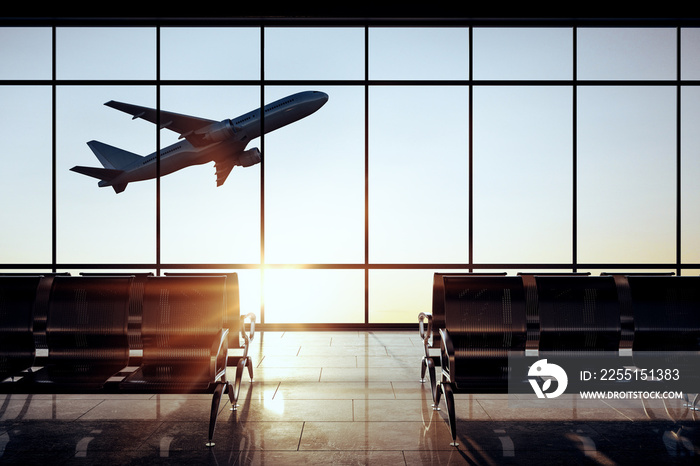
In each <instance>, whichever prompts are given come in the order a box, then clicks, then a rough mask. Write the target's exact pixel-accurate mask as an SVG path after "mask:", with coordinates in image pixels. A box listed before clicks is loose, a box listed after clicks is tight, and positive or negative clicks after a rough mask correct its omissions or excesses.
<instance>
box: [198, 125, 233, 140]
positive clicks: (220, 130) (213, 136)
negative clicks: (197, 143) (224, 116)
mask: <svg viewBox="0 0 700 466" xmlns="http://www.w3.org/2000/svg"><path fill="white" fill-rule="evenodd" d="M197 133H200V134H201V137H202V141H204V142H205V143H207V144H211V143H214V142H221V141H226V140H229V139H237V138H238V135H237V134H236V133H237V129H236V127H235V126H233V122H232V121H231V120H223V121H220V122H218V123H212V124H211V125H209V126H207V127H206V128H203V129H201V130H198V131H197Z"/></svg>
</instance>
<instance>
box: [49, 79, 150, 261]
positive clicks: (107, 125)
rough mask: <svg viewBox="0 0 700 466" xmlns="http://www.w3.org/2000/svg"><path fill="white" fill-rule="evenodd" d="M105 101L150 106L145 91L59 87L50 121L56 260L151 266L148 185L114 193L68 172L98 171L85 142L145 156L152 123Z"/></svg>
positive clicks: (86, 177) (147, 93) (128, 88)
mask: <svg viewBox="0 0 700 466" xmlns="http://www.w3.org/2000/svg"><path fill="white" fill-rule="evenodd" d="M109 100H117V101H121V102H128V103H132V104H137V105H143V106H147V107H154V106H155V89H154V88H152V87H139V86H126V87H103V86H94V87H78V86H67V87H59V88H58V89H57V96H56V119H57V128H58V130H57V138H56V139H57V167H56V170H57V172H56V180H57V185H56V186H57V187H56V196H57V197H56V198H57V243H58V246H57V248H58V250H57V257H58V261H59V262H62V263H89V264H96V263H153V262H154V261H155V258H156V252H155V246H156V236H155V225H156V218H155V212H156V203H155V200H156V191H155V187H156V183H155V181H153V180H149V181H141V182H137V183H129V185H128V186H127V188H126V190H125V191H124V192H122V193H119V194H117V193H116V192H115V190H114V189H113V188H111V187H98V182H99V180H98V179H95V178H93V177H90V176H86V175H83V174H80V173H76V172H74V171H71V168H72V167H74V166H87V167H96V168H103V166H102V164H101V163H100V161H99V160H98V159H97V157H96V156H95V154H93V152H92V151H91V149H90V148H89V147H88V145H87V142H88V141H92V140H97V141H100V142H102V143H104V144H107V145H110V146H113V147H117V148H119V149H122V150H125V151H128V152H132V153H135V154H137V155H147V154H150V153H151V152H153V149H154V148H155V134H156V130H155V125H153V124H151V123H148V122H146V121H144V120H141V119H138V120H132V118H131V115H128V114H126V113H124V112H120V111H118V110H115V109H113V108H109V107H107V106H105V105H103V104H104V103H105V102H107V101H109Z"/></svg>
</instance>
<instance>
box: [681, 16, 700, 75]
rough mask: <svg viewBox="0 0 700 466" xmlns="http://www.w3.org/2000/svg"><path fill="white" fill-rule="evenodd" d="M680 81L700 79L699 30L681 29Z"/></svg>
mask: <svg viewBox="0 0 700 466" xmlns="http://www.w3.org/2000/svg"><path fill="white" fill-rule="evenodd" d="M681 79H700V28H683V29H681Z"/></svg>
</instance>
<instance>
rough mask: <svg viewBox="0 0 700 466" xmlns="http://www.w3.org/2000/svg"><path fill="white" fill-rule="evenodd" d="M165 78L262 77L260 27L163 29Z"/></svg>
mask: <svg viewBox="0 0 700 466" xmlns="http://www.w3.org/2000/svg"><path fill="white" fill-rule="evenodd" d="M160 43H161V57H160V60H161V62H160V64H161V69H160V72H161V78H163V79H259V78H260V29H258V28H204V27H202V28H199V27H189V28H162V29H161V36H160Z"/></svg>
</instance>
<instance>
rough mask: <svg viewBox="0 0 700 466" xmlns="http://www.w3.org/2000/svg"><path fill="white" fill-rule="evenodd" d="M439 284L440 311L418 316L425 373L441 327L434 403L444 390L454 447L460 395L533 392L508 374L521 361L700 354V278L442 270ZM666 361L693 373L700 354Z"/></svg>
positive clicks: (637, 361) (639, 362) (639, 359)
mask: <svg viewBox="0 0 700 466" xmlns="http://www.w3.org/2000/svg"><path fill="white" fill-rule="evenodd" d="M435 281H436V283H437V282H439V283H438V289H437V290H436V293H437V294H438V295H439V296H438V297H437V298H436V299H438V300H439V299H440V298H441V299H442V303H439V304H438V306H436V307H434V310H437V311H438V312H441V313H442V314H441V315H439V316H437V319H434V318H433V316H432V315H430V314H429V313H421V314H420V315H419V323H420V326H419V331H420V333H421V337H422V338H423V342H424V347H425V353H426V354H425V356H424V357H423V360H422V361H421V377H422V378H423V377H424V375H425V370H426V368H428V369H431V368H432V369H434V368H435V366H434V362H433V361H434V360H433V358H432V357H431V356H430V355H429V353H428V350H429V348H430V339H431V336H432V332H433V331H434V329H436V328H437V330H438V332H439V335H440V340H439V341H440V356H439V365H440V369H441V378H440V381H439V382H437V381H435V380H431V390H432V395H433V401H434V405H433V406H434V409H439V408H438V406H439V404H440V401H441V398H443V397H444V399H445V404H446V406H447V411H448V413H447V421H448V424H449V426H450V431H451V435H452V441H453V442H452V444H453V445H456V444H457V443H456V437H457V430H456V416H455V401H454V394H455V393H501V394H506V393H529V394H532V393H533V391H532V390H531V386H530V385H528V384H526V383H518V382H526V381H524V380H523V381H515V383H514V381H513V380H510V379H509V377H510V376H511V370H512V367H513V364H514V363H515V362H517V361H527V360H528V359H527V358H528V357H530V360H533V359H540V360H541V359H548V358H550V359H551V358H559V359H561V358H569V360H570V361H571V362H576V360H578V361H581V360H585V359H590V358H608V359H607V360H606V361H609V362H615V363H617V364H618V365H622V364H629V365H631V366H635V365H636V366H637V367H647V366H646V365H645V363H646V362H647V361H650V360H654V361H658V360H657V359H655V358H657V357H663V358H669V356H668V355H669V354H671V355H673V354H676V352H677V354H698V352H699V351H700V277H676V276H672V275H651V274H649V275H647V274H610V275H608V274H603V275H601V276H588V275H587V274H549V275H547V274H543V275H537V274H522V275H518V276H493V275H482V274H441V276H439V277H437V276H436V277H435ZM436 321H438V322H440V325H439V326H438V327H436V326H433V324H435V322H436ZM613 358H614V359H617V360H616V361H613V360H612V359H613ZM645 358H650V359H645ZM666 360H667V361H669V362H670V363H671V364H686V367H685V368H684V369H688V370H689V371H687V372H686V373H688V372H693V371H697V368H696V367H694V366H696V364H695V362H696V361H697V359H692V360H691V361H690V362H689V361H688V360H687V359H682V360H680V359H675V358H674V357H673V356H671V357H670V359H666ZM621 361H626V363H622V362H621ZM611 366H614V364H611ZM430 375H431V377H434V375H433V374H430ZM436 385H437V386H436Z"/></svg>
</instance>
